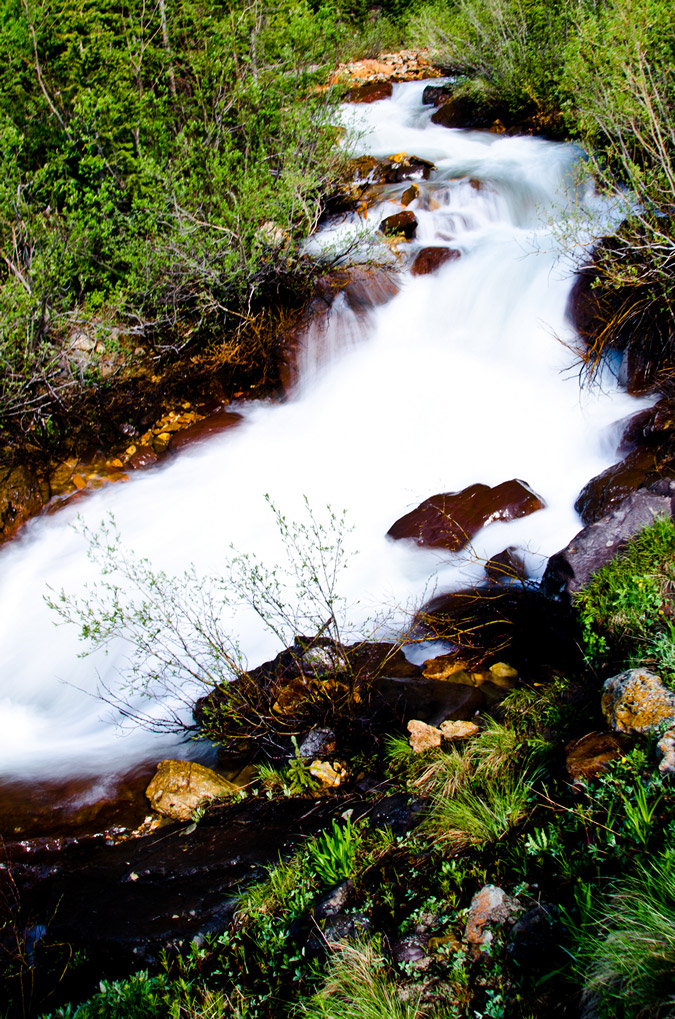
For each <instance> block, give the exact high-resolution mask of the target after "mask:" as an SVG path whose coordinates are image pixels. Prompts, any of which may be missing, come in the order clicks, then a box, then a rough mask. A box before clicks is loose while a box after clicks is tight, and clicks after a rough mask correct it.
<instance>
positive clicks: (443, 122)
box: [431, 96, 513, 130]
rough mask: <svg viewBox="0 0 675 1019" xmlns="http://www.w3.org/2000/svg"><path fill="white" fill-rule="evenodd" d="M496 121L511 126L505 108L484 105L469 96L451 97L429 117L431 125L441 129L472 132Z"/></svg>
mask: <svg viewBox="0 0 675 1019" xmlns="http://www.w3.org/2000/svg"><path fill="white" fill-rule="evenodd" d="M496 120H499V121H501V122H502V123H503V124H506V125H509V126H510V125H511V124H512V123H513V119H512V117H511V114H510V111H509V110H508V108H507V107H506V106H502V105H500V104H494V105H485V104H484V103H480V102H478V101H477V100H475V99H472V98H471V97H469V96H453V98H452V99H450V100H449V101H448V102H446V103H443V105H441V106H439V107H438V108H437V109H436V112H435V113H434V114H433V115H432V117H431V123H432V124H439V125H440V126H441V127H462V128H467V129H472V130H479V129H482V128H489V127H491V126H492V124H494V122H495V121H496Z"/></svg>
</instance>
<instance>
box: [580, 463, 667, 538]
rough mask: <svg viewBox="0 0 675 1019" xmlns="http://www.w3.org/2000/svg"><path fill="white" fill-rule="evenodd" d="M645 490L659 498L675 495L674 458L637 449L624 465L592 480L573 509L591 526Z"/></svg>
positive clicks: (621, 464) (610, 468)
mask: <svg viewBox="0 0 675 1019" xmlns="http://www.w3.org/2000/svg"><path fill="white" fill-rule="evenodd" d="M642 489H646V490H647V491H649V492H653V493H654V494H656V495H669V496H670V497H671V498H672V497H673V496H675V457H672V456H668V458H667V459H662V458H661V457H660V456H659V453H658V451H654V450H652V449H640V450H636V451H635V452H634V453H631V454H630V456H628V457H626V459H625V460H622V461H621V463H618V464H614V466H613V467H608V468H607V470H606V471H603V472H602V474H598V475H597V476H596V477H595V478H591V480H590V481H589V482H588V484H586V485H585V486H584V488H583V489H582V490H581V493H580V495H579V496H578V498H577V501H576V502H575V504H574V508H575V510H576V511H577V513H578V514H579V516H580V517H581V519H582V521H583V522H584V524H592V523H595V522H596V521H597V520H601V519H602V517H604V516H607V514H608V513H611V512H612V510H614V509H616V508H617V507H619V506H621V504H622V503H624V502H625V501H626V499H627V498H628V496H629V495H632V494H634V493H635V492H638V491H641V490H642Z"/></svg>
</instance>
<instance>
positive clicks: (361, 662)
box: [346, 641, 422, 679]
mask: <svg viewBox="0 0 675 1019" xmlns="http://www.w3.org/2000/svg"><path fill="white" fill-rule="evenodd" d="M346 656H347V661H348V663H349V667H350V669H351V670H352V672H353V674H354V676H355V677H356V678H360V677H370V678H373V679H375V678H378V677H379V678H382V679H384V678H385V677H386V678H389V679H417V678H418V677H419V676H421V675H422V669H421V668H420V666H419V665H415V664H414V663H413V662H409V661H408V659H407V658H406V656H405V655H404V654H403V651H402V650H401V649H400V647H398V645H396V644H390V643H387V642H386V641H363V642H361V643H359V644H352V645H351V646H350V647H348V648H346Z"/></svg>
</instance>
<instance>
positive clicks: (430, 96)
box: [422, 85, 452, 106]
mask: <svg viewBox="0 0 675 1019" xmlns="http://www.w3.org/2000/svg"><path fill="white" fill-rule="evenodd" d="M451 95H452V85H427V86H426V87H425V89H424V92H423V93H422V103H423V104H424V106H442V105H443V104H444V103H447V102H448V101H449V99H450V96H451Z"/></svg>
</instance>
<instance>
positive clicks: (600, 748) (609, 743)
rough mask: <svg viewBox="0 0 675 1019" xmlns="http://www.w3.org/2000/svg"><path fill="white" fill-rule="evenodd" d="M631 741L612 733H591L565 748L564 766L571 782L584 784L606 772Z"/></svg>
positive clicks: (624, 751)
mask: <svg viewBox="0 0 675 1019" xmlns="http://www.w3.org/2000/svg"><path fill="white" fill-rule="evenodd" d="M630 745H631V740H630V739H628V738H627V737H626V736H623V735H621V734H619V733H614V732H591V733H589V734H588V735H587V736H582V738H581V739H578V740H575V741H574V742H573V743H570V744H568V746H567V758H566V761H565V765H566V767H567V773H568V775H569V776H570V778H571V779H572V781H573V782H585V781H587V780H588V779H589V778H592V777H593V776H594V775H599V774H600V773H601V772H603V771H607V768H608V766H609V764H610V763H611V762H612V761H615V760H617V759H618V758H619V757H621V756H622V755H623V754H625V753H626V750H627V749H628V748H629V747H630Z"/></svg>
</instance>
